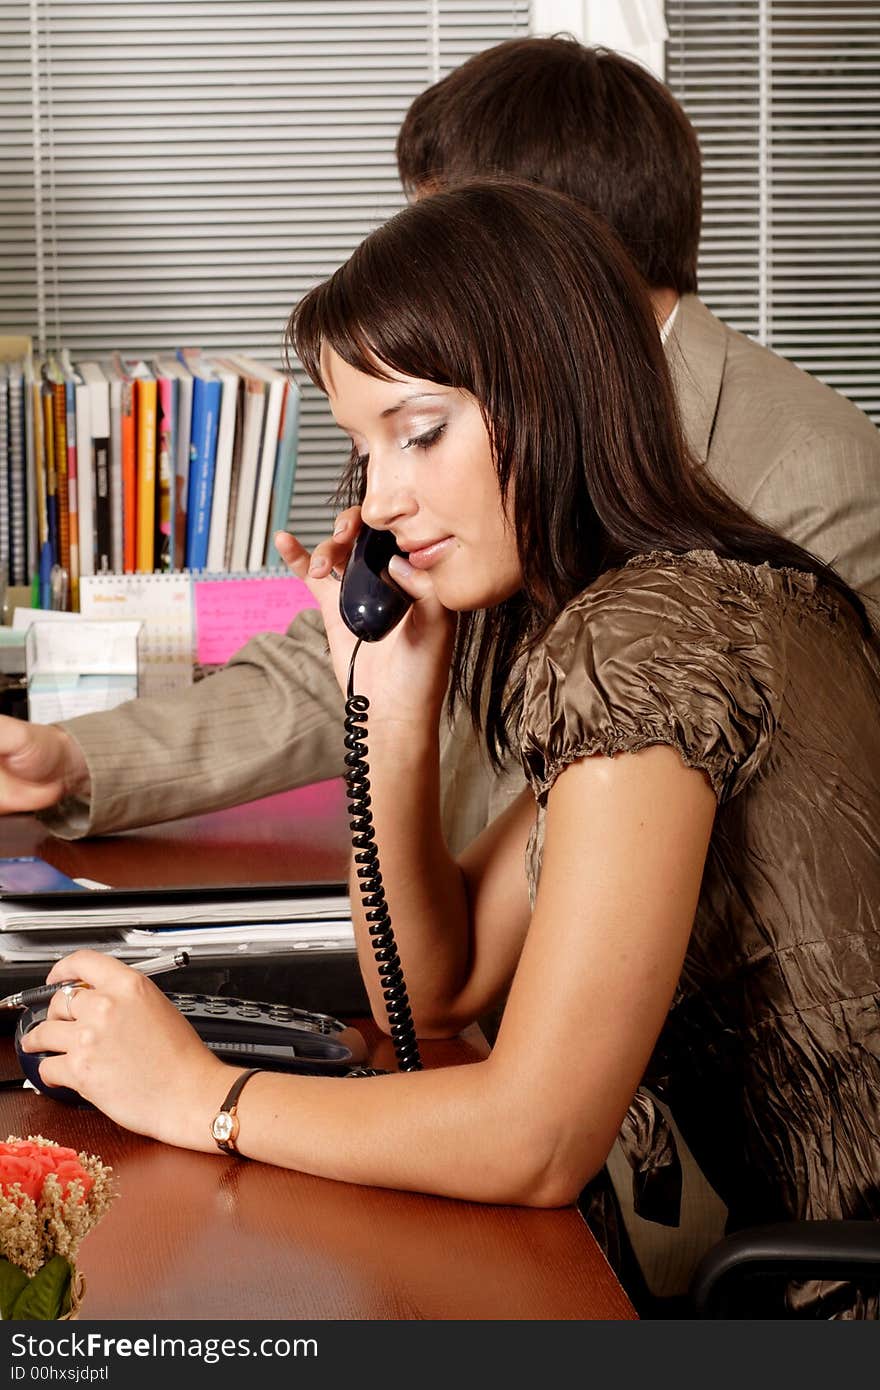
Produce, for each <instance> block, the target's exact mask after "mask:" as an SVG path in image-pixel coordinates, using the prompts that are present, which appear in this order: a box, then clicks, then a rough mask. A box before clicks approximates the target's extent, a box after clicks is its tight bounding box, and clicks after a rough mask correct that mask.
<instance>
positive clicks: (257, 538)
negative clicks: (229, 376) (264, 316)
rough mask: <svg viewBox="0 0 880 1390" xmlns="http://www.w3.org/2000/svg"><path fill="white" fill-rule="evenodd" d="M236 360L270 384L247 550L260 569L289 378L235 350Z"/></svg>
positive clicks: (252, 567)
mask: <svg viewBox="0 0 880 1390" xmlns="http://www.w3.org/2000/svg"><path fill="white" fill-rule="evenodd" d="M232 361H233V363H240V364H241V366H242V367H244V368H245V370H246V371H249V372H252V373H253V374H254V375H255V376H261V377H262V378H263V380H264V381H265V382H266V384H267V388H268V390H267V394H266V412H265V419H264V421H263V436H262V439H261V441H260V460H259V465H258V468H257V478H256V486H255V488H254V505H253V511H252V514H251V525H250V540H249V544H248V552H247V568H248V569H249V570H260V569H262V568H263V562H264V560H265V557H266V532H267V530H268V527H269V505H270V502H271V499H272V481H273V478H274V474H275V459H276V455H277V453H278V439H279V426H280V424H281V410H282V407H283V405H284V394H285V391H286V388H287V378H286V377H285V376H284V375H283V373H281V372H279V371H278V370H277V369H276V368H275V367H269V366H267V364H266V363H265V362H258V361H256V360H255V359H254V358H253V357H247V356H245V355H243V354H241V353H236V354H235V355H234V357H233V358H232Z"/></svg>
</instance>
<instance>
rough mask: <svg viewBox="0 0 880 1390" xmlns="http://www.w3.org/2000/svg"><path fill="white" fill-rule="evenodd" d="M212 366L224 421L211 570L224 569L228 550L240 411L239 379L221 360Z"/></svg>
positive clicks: (219, 438)
mask: <svg viewBox="0 0 880 1390" xmlns="http://www.w3.org/2000/svg"><path fill="white" fill-rule="evenodd" d="M212 366H213V367H214V369H215V370H216V372H217V375H218V377H219V378H220V385H221V391H222V394H221V398H220V420H219V424H218V426H217V458H216V463H215V466H214V488H213V493H212V497H211V522H210V526H209V528H208V550H207V555H206V560H205V564H206V566H207V568H208V569H222V568H223V556H224V553H225V550H226V523H227V521H228V519H229V494H230V487H231V483H232V462H233V456H234V452H235V419H236V415H237V413H238V382H239V378H238V377H237V376H236V374H235V372H230V371H229V370H227V369H226V368H224V367H223V365H222V364H221V363H220V362H213V363H212Z"/></svg>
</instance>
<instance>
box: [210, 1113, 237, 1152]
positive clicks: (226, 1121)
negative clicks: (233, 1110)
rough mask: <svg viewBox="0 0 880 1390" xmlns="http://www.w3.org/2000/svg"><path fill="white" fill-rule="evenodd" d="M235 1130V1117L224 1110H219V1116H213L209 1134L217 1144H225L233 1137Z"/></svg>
mask: <svg viewBox="0 0 880 1390" xmlns="http://www.w3.org/2000/svg"><path fill="white" fill-rule="evenodd" d="M235 1130H236V1124H235V1117H234V1116H233V1115H230V1114H228V1113H227V1111H225V1110H221V1112H220V1114H219V1115H215V1116H214V1123H213V1124H212V1125H211V1133H212V1134H213V1136H214V1138H215V1139H216V1140H217V1142H218V1144H227V1143H228V1142H229V1140H230V1139H231V1138H232V1137H233V1135H234V1134H235Z"/></svg>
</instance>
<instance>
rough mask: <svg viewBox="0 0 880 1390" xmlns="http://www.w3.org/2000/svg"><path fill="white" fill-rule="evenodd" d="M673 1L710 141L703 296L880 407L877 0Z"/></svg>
mask: <svg viewBox="0 0 880 1390" xmlns="http://www.w3.org/2000/svg"><path fill="white" fill-rule="evenodd" d="M666 17H667V24H668V27H669V43H668V47H667V70H666V77H667V81H668V82H669V84H670V86H671V87H672V89H673V91H674V92H675V93H676V95H677V96H678V98H679V99H680V101H681V102H682V104H683V105H684V107H685V109H686V110H687V112H688V115H689V116H690V117H691V119H692V121H693V122H694V124H695V126H696V128H697V130H698V132H699V136H700V143H701V145H702V148H703V159H704V197H705V207H704V214H703V237H702V254H701V258H700V288H701V293H702V295H703V297H704V298H705V299H706V301H707V303H708V304H709V306H710V307H711V308H712V309H713V310H714V311H715V312H716V313H718V314H719V315H720V317H721V318H723V319H725V320H726V321H727V322H728V323H730V324H731V325H732V326H733V327H735V328H739V329H741V330H742V331H743V332H745V333H748V334H751V335H752V336H753V337H756V338H758V339H759V340H760V341H761V342H763V343H766V344H767V346H769V347H772V348H774V349H776V350H777V351H778V352H781V353H784V354H785V356H786V357H790V358H792V359H793V360H794V361H795V362H797V363H798V364H799V366H801V367H804V368H806V370H808V371H810V372H813V373H815V375H816V376H818V377H820V378H821V379H822V380H823V381H826V382H828V384H829V385H831V386H834V387H835V388H836V389H837V390H839V391H842V392H844V393H845V394H846V395H848V396H849V397H850V398H851V399H852V400H854V401H855V402H856V404H857V405H859V406H861V408H862V409H863V410H865V411H866V412H868V413H869V414H870V415H871V416H872V418H873V419H874V420H875V421H880V354H878V346H880V274H878V253H880V173H878V170H880V159H878V156H880V12H878V5H877V3H876V0H846V2H844V0H829V2H828V3H825V4H817V3H811V0H723V3H715V4H709V3H698V0H667V5H666Z"/></svg>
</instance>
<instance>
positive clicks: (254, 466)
mask: <svg viewBox="0 0 880 1390" xmlns="http://www.w3.org/2000/svg"><path fill="white" fill-rule="evenodd" d="M216 360H217V361H218V362H219V363H222V365H223V367H224V368H226V369H227V370H230V371H233V372H235V373H236V375H237V376H238V377H239V378H240V379H241V381H242V382H243V389H244V405H243V408H242V424H241V452H240V458H239V462H238V471H237V478H236V481H235V496H234V499H232V498H230V507H229V516H228V519H227V526H226V547H225V552H224V562H223V567H224V568H225V569H229V570H245V569H247V564H248V552H249V548H250V538H251V521H252V518H253V513H254V498H255V496H256V490H257V478H258V475H259V469H260V451H261V446H262V442H263V422H264V419H265V414H266V398H267V394H268V389H269V387H268V382H267V380H266V378H265V376H263V374H262V373H260V372H253V371H251V370H250V368H249V367H248V366H247V365H245V362H244V361H243V360H242V359H241V358H239V357H235V356H227V357H222V358H217V359H216ZM233 500H234V505H233Z"/></svg>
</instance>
